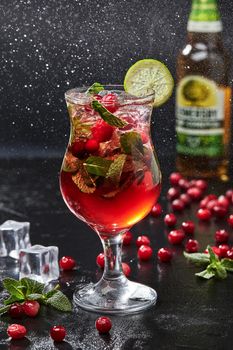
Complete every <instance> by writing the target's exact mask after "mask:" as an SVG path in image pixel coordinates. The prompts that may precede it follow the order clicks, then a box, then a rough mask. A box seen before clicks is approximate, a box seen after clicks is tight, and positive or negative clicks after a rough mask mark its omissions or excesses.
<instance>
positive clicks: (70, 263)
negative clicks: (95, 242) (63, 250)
mask: <svg viewBox="0 0 233 350" xmlns="http://www.w3.org/2000/svg"><path fill="white" fill-rule="evenodd" d="M75 265H76V261H75V260H74V259H73V258H72V257H71V256H63V257H62V258H61V259H60V260H59V266H60V268H61V269H62V270H72V269H73V268H74V267H75Z"/></svg>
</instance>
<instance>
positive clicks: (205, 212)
mask: <svg viewBox="0 0 233 350" xmlns="http://www.w3.org/2000/svg"><path fill="white" fill-rule="evenodd" d="M197 217H198V219H199V220H203V221H209V220H210V218H211V211H210V210H209V209H206V208H200V209H199V210H198V211H197Z"/></svg>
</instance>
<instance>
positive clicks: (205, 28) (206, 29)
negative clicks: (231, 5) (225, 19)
mask: <svg viewBox="0 0 233 350" xmlns="http://www.w3.org/2000/svg"><path fill="white" fill-rule="evenodd" d="M222 29H223V27H222V22H221V21H212V22H208V21H199V22H198V21H191V20H189V21H188V27H187V30H188V32H192V33H220V32H222Z"/></svg>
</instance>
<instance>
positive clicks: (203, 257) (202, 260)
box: [184, 252, 210, 265]
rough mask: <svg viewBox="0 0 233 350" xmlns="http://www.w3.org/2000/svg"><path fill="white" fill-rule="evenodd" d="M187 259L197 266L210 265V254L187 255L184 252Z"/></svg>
mask: <svg viewBox="0 0 233 350" xmlns="http://www.w3.org/2000/svg"><path fill="white" fill-rule="evenodd" d="M184 256H185V258H186V259H188V260H189V261H191V262H192V263H194V264H197V265H208V264H209V262H210V256H209V254H204V253H191V254H190V253H186V252H184Z"/></svg>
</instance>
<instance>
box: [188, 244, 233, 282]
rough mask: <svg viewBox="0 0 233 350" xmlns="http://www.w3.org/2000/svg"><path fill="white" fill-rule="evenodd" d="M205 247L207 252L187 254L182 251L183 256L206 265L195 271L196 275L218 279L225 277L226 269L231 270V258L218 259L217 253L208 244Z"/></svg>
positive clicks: (232, 268) (232, 266)
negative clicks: (202, 269)
mask: <svg viewBox="0 0 233 350" xmlns="http://www.w3.org/2000/svg"><path fill="white" fill-rule="evenodd" d="M207 248H208V252H209V254H202V253H193V254H188V253H186V252H184V256H185V257H186V258H187V259H188V260H190V261H191V262H193V263H195V264H197V265H207V267H206V269H205V270H204V271H201V272H198V273H196V274H195V275H196V276H198V277H201V278H204V279H207V280H209V279H210V278H213V277H216V278H218V279H225V278H226V277H227V271H229V272H233V260H230V259H222V260H219V258H218V257H217V255H215V254H214V252H213V250H212V248H211V247H210V246H208V247H207Z"/></svg>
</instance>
